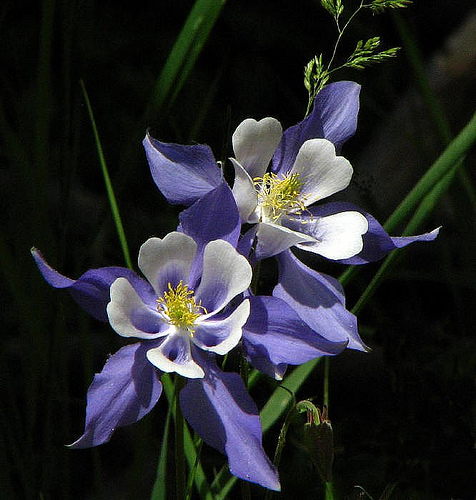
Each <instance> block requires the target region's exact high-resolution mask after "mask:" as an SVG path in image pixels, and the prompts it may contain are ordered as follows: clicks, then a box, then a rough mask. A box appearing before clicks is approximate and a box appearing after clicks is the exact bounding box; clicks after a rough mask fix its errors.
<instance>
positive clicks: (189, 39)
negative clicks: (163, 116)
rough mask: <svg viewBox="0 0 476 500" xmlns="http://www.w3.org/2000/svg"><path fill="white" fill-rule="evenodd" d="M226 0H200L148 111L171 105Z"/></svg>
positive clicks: (175, 46)
mask: <svg viewBox="0 0 476 500" xmlns="http://www.w3.org/2000/svg"><path fill="white" fill-rule="evenodd" d="M225 1H226V0H197V1H196V2H195V4H194V6H193V8H192V10H191V11H190V14H189V16H188V18H187V20H186V21H185V24H184V25H183V27H182V30H181V32H180V34H179V36H178V38H177V40H176V41H175V44H174V46H173V47H172V50H171V51H170V54H169V57H168V58H167V61H166V62H165V65H164V67H163V69H162V72H161V73H160V76H159V78H158V80H157V83H156V85H155V89H154V93H153V96H152V99H151V101H150V103H149V105H148V107H147V110H146V113H145V115H146V116H147V117H148V116H151V115H153V114H156V113H158V112H159V111H160V110H161V109H162V108H163V107H164V106H165V103H167V106H170V105H171V104H172V103H173V102H174V100H175V99H176V97H177V95H178V94H179V92H180V90H181V89H182V87H183V85H184V83H185V82H186V80H187V78H188V76H189V74H190V72H191V71H192V68H193V67H194V65H195V61H196V60H197V57H198V56H199V54H200V52H201V51H202V49H203V46H204V45H205V42H206V41H207V39H208V36H209V35H210V32H211V30H212V28H213V26H214V25H215V22H216V20H217V19H218V16H219V15H220V12H221V10H222V8H223V6H224V4H225Z"/></svg>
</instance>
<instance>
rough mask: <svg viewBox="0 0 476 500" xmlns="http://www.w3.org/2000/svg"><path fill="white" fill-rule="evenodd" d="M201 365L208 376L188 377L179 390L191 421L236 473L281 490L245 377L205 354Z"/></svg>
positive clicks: (186, 416) (243, 477)
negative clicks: (226, 459)
mask: <svg viewBox="0 0 476 500" xmlns="http://www.w3.org/2000/svg"><path fill="white" fill-rule="evenodd" d="M200 365H201V366H202V367H203V368H204V370H205V373H206V375H205V378H203V379H189V380H188V381H187V385H186V386H185V388H184V389H183V390H182V391H181V393H180V404H181V406H182V411H183V414H184V416H185V418H186V419H187V421H188V423H189V424H190V425H191V426H192V427H193V429H194V430H195V431H196V432H197V434H198V435H199V436H200V437H201V438H202V439H203V440H204V441H205V442H206V443H207V444H208V445H210V446H212V447H213V448H215V449H217V450H219V451H220V452H222V453H224V454H225V455H226V456H227V457H228V464H229V467H230V472H231V473H232V474H233V475H235V476H237V477H239V478H242V479H244V480H246V481H250V482H252V483H258V484H260V485H261V486H264V487H265V488H269V489H271V490H275V491H279V490H280V485H279V479H278V473H277V471H276V469H275V467H274V466H273V464H272V463H271V461H270V460H269V458H268V457H267V456H266V453H265V451H264V449H263V445H262V431H261V422H260V419H259V414H258V409H257V407H256V405H255V403H254V402H253V400H252V399H251V398H250V396H249V395H248V393H247V391H246V388H245V385H244V383H243V380H242V379H241V377H240V376H239V375H238V374H236V373H225V372H222V371H221V370H220V369H219V368H218V367H217V366H216V364H215V362H214V361H212V360H211V359H210V358H208V359H207V358H206V357H205V356H203V355H201V356H200Z"/></svg>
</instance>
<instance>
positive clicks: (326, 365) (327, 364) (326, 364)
mask: <svg viewBox="0 0 476 500" xmlns="http://www.w3.org/2000/svg"><path fill="white" fill-rule="evenodd" d="M330 367H331V358H330V357H329V356H326V357H325V358H324V390H323V392H324V404H325V405H326V406H327V407H328V406H329V382H330V378H329V377H330Z"/></svg>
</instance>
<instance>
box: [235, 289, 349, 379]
mask: <svg viewBox="0 0 476 500" xmlns="http://www.w3.org/2000/svg"><path fill="white" fill-rule="evenodd" d="M249 300H250V303H251V313H250V316H249V318H248V321H247V322H246V324H245V326H244V327H243V348H244V350H245V353H246V356H247V357H248V359H249V361H250V362H251V363H252V364H253V366H254V367H255V368H257V369H258V370H259V371H261V372H263V373H266V374H267V375H269V376H271V377H274V378H278V379H279V378H282V376H283V375H284V372H285V370H286V367H287V365H288V364H290V365H300V364H302V363H306V362H307V361H310V360H311V359H315V358H318V357H320V356H325V355H334V354H339V353H340V352H342V351H343V350H344V349H345V348H346V346H347V341H342V342H332V341H329V340H327V339H325V338H324V337H322V336H321V335H319V333H317V332H316V331H314V330H312V329H311V328H310V327H309V326H308V325H307V324H306V323H305V322H304V321H303V320H302V319H301V318H300V317H299V316H298V315H297V313H296V312H295V311H294V310H293V309H292V308H291V307H290V306H289V305H288V304H286V303H285V302H284V301H283V300H281V299H279V298H277V297H260V296H258V297H249Z"/></svg>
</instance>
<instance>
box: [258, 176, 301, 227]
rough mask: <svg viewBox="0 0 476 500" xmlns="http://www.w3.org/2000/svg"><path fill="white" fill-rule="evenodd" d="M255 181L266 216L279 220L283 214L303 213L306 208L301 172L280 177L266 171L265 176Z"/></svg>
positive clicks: (263, 212) (263, 213)
mask: <svg viewBox="0 0 476 500" xmlns="http://www.w3.org/2000/svg"><path fill="white" fill-rule="evenodd" d="M253 181H254V184H255V186H256V188H257V191H258V196H259V204H260V207H261V211H262V215H264V216H265V218H269V219H271V220H272V221H273V222H278V221H279V219H280V218H281V217H282V216H283V215H287V214H289V213H294V214H301V213H302V212H303V211H304V210H306V206H305V205H304V200H305V199H306V197H305V196H303V195H302V194H301V188H302V186H303V182H302V180H301V179H300V178H299V174H297V173H295V174H291V175H287V176H285V177H278V176H277V175H276V174H274V173H272V172H266V173H265V174H264V176H263V177H257V178H255V179H253Z"/></svg>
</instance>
